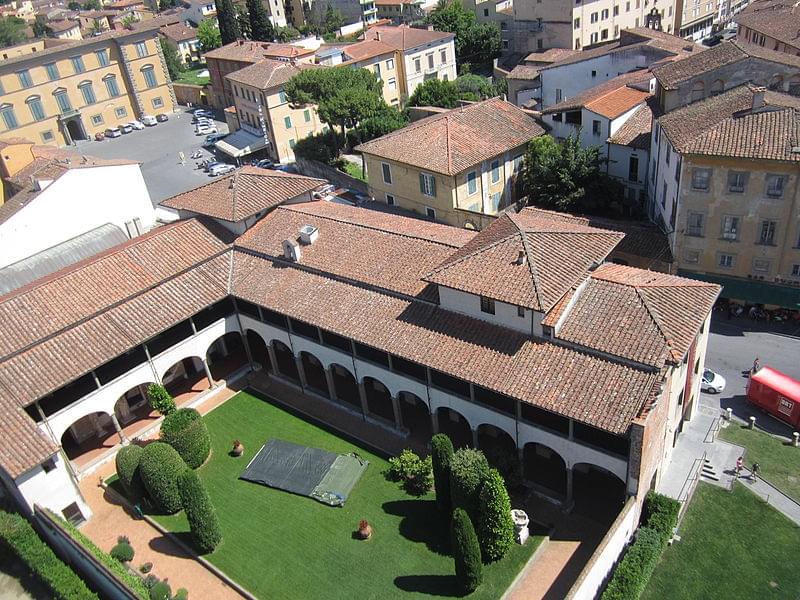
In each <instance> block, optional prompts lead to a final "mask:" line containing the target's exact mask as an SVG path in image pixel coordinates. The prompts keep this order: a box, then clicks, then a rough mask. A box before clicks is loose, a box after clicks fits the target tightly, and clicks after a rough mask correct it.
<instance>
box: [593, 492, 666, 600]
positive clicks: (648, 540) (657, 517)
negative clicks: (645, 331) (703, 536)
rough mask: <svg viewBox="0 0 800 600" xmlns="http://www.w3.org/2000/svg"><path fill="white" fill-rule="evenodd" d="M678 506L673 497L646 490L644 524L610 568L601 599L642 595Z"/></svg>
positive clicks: (621, 599) (630, 598)
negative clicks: (610, 571)
mask: <svg viewBox="0 0 800 600" xmlns="http://www.w3.org/2000/svg"><path fill="white" fill-rule="evenodd" d="M679 510H680V502H678V501H677V500H673V499H672V498H668V497H666V496H663V495H661V494H656V493H655V492H650V493H649V494H647V498H646V499H645V506H644V513H643V516H644V519H646V521H645V526H643V527H640V528H639V531H638V532H637V534H636V541H635V542H634V543H633V544H631V546H630V547H629V548H628V551H627V552H626V553H625V556H624V557H623V559H622V561H620V563H619V564H618V565H617V568H616V569H615V570H614V575H613V576H612V578H611V581H610V582H609V584H608V586H607V587H606V590H605V592H603V597H602V600H636V599H637V598H639V596H641V595H642V592H644V590H645V588H646V587H647V583H648V581H650V576H651V575H652V574H653V570H654V569H655V568H656V565H657V564H658V560H659V559H660V558H661V553H662V552H664V548H665V547H666V545H667V542H668V541H669V539H670V538H671V537H672V530H673V529H674V528H675V525H676V524H677V522H678V512H679Z"/></svg>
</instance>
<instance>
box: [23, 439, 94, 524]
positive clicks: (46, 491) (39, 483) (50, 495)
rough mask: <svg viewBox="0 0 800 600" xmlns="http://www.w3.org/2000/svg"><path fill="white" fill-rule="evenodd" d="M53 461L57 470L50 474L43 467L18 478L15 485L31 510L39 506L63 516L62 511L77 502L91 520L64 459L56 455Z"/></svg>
mask: <svg viewBox="0 0 800 600" xmlns="http://www.w3.org/2000/svg"><path fill="white" fill-rule="evenodd" d="M53 461H54V462H55V465H56V468H55V469H53V470H52V471H50V472H49V473H45V471H44V469H42V467H41V466H37V467H35V468H33V469H31V470H30V471H28V472H27V473H23V474H22V475H20V476H19V477H17V479H16V480H15V482H14V483H16V485H17V489H19V491H20V493H21V494H22V497H23V498H24V499H25V502H27V503H28V506H29V507H30V508H31V509H33V505H34V504H39V505H40V506H44V507H46V508H49V509H50V510H52V511H53V512H55V513H56V514H58V515H61V514H62V512H61V511H63V510H64V509H65V508H66V507H67V506H69V505H70V504H72V503H73V502H75V503H77V505H78V507H79V508H80V510H81V513H82V514H83V516H84V518H85V519H89V517H91V516H92V511H91V509H90V508H89V506H88V505H87V504H86V502H84V500H83V497H82V496H81V494H80V491H79V490H78V486H76V485H75V482H74V481H73V480H72V477H70V474H69V471H68V470H67V465H66V464H65V462H64V459H63V458H62V457H61V455H60V454H56V455H55V456H53Z"/></svg>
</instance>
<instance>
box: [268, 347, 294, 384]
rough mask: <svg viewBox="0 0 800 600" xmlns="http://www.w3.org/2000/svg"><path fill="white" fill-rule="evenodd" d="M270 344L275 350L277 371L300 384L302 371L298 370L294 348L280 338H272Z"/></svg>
mask: <svg viewBox="0 0 800 600" xmlns="http://www.w3.org/2000/svg"><path fill="white" fill-rule="evenodd" d="M270 344H272V348H273V351H274V352H275V362H276V363H277V364H276V365H275V370H276V372H277V373H278V374H279V375H281V376H283V377H285V378H287V379H290V380H291V381H293V382H294V383H296V384H298V385H299V384H300V373H299V372H298V371H297V363H296V362H295V361H294V353H293V352H292V349H291V348H289V346H287V345H286V344H284V343H283V342H282V341H280V340H271V341H270Z"/></svg>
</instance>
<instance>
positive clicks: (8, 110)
mask: <svg viewBox="0 0 800 600" xmlns="http://www.w3.org/2000/svg"><path fill="white" fill-rule="evenodd" d="M0 115H2V116H3V124H4V125H5V126H6V129H16V128H17V127H19V122H18V121H17V115H15V114H14V109H13V108H12V107H10V106H4V107H2V108H0Z"/></svg>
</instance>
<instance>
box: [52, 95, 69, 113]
mask: <svg viewBox="0 0 800 600" xmlns="http://www.w3.org/2000/svg"><path fill="white" fill-rule="evenodd" d="M54 96H55V97H56V103H57V104H58V109H59V110H60V111H61V112H62V113H66V112H69V111H71V110H72V103H70V101H69V96H67V92H58V93H57V94H54Z"/></svg>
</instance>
